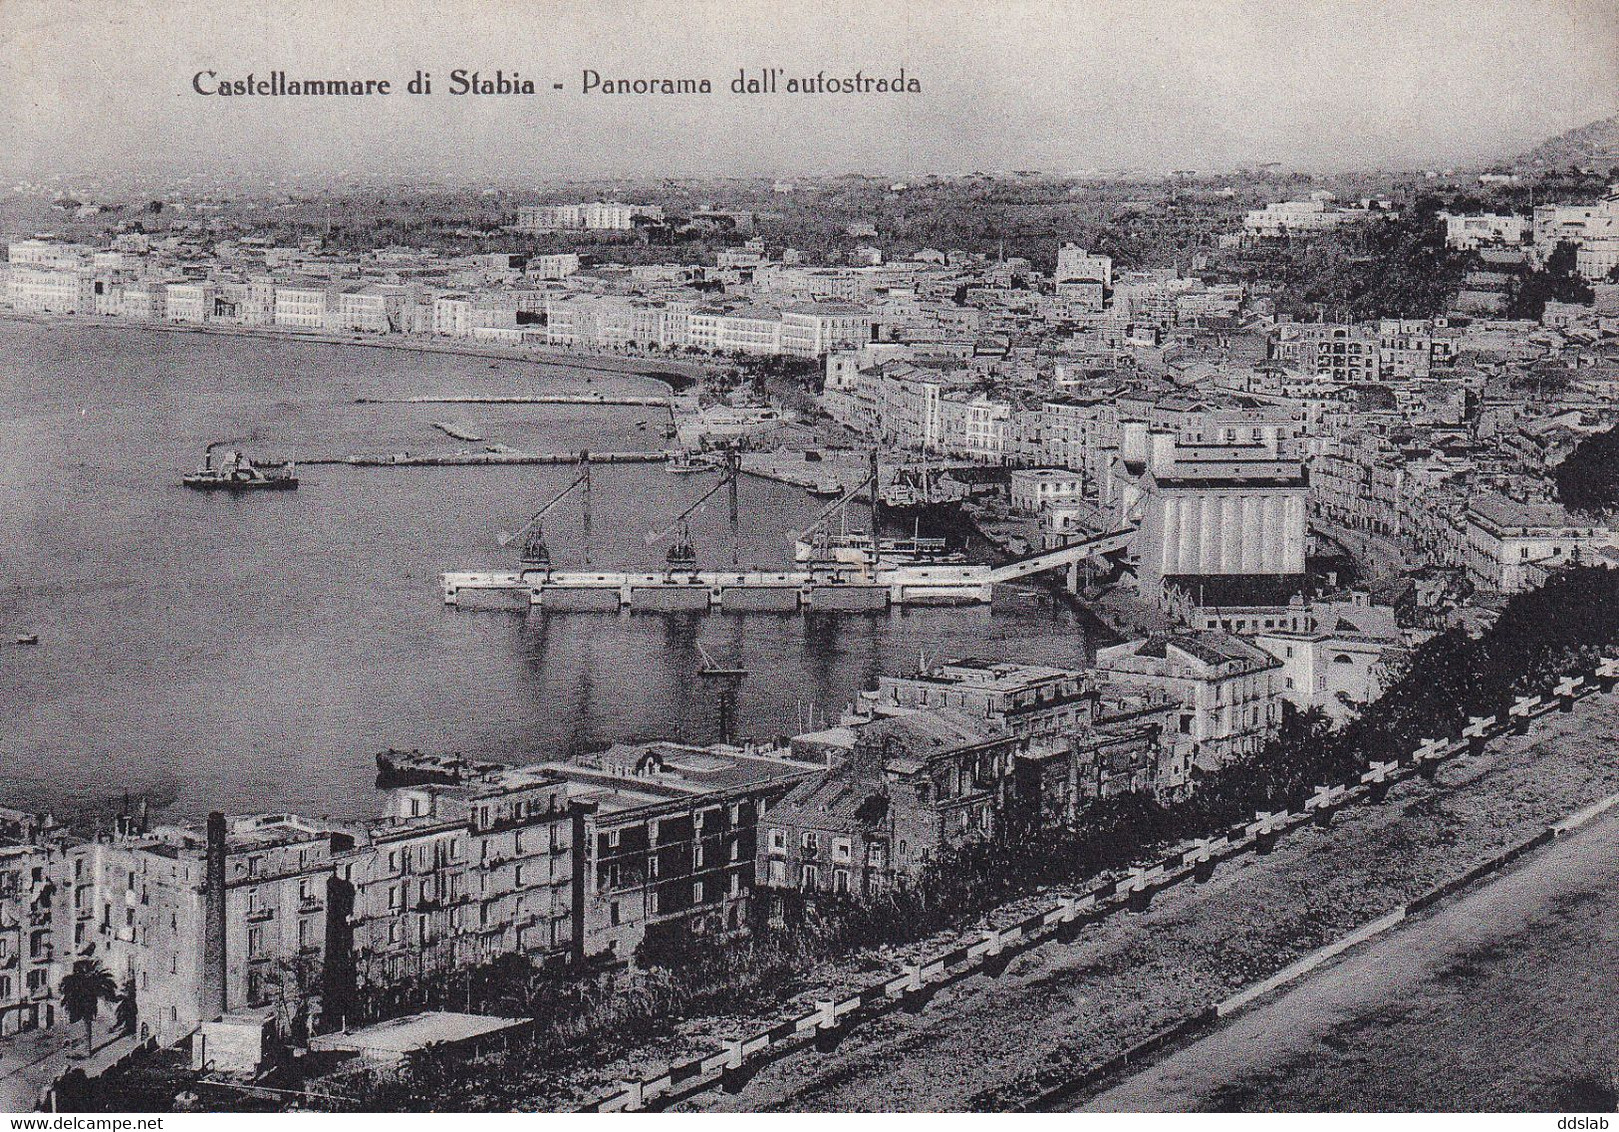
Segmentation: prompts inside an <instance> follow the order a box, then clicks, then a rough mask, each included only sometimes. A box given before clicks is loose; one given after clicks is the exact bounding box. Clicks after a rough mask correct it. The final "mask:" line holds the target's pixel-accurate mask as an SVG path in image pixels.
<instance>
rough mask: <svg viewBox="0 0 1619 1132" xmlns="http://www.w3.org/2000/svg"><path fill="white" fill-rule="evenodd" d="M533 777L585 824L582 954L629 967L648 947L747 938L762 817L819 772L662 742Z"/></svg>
mask: <svg viewBox="0 0 1619 1132" xmlns="http://www.w3.org/2000/svg"><path fill="white" fill-rule="evenodd" d="M531 769H537V770H544V771H547V772H550V773H554V774H556V775H558V776H560V777H561V778H563V779H564V780H565V781H566V784H567V793H568V799H569V801H570V803H571V804H573V805H574V806H576V807H577V808H578V809H579V810H580V811H581V812H582V814H583V817H582V824H581V826H580V827H579V831H580V832H579V837H580V841H579V845H580V846H581V849H582V856H581V864H580V869H579V872H580V885H579V887H578V888H577V889H576V890H575V892H574V900H575V901H576V906H577V907H578V908H579V915H580V920H581V924H580V929H579V931H580V940H581V943H580V945H579V946H580V949H581V950H582V952H583V954H584V955H586V956H610V957H617V958H621V959H629V958H631V957H632V956H633V955H634V954H635V951H636V949H637V948H638V947H640V946H641V944H642V942H643V941H645V940H647V939H648V937H649V935H650V936H652V937H653V939H654V942H655V943H663V942H677V941H679V940H681V939H684V938H690V937H694V936H702V935H719V934H724V933H728V932H732V931H735V930H738V929H739V928H741V927H743V926H745V924H746V923H747V916H748V912H749V906H750V902H751V899H752V896H753V861H754V857H755V850H756V848H757V845H756V835H757V828H758V823H759V818H760V815H761V814H762V813H764V812H765V811H766V810H767V809H768V808H769V807H770V806H771V805H772V804H773V803H775V802H776V801H777V800H778V799H780V798H781V797H782V796H783V795H784V794H786V793H787V792H788V791H789V790H790V789H792V787H793V786H795V785H796V784H797V783H799V782H801V781H803V780H804V779H806V778H808V777H810V776H812V775H814V774H815V773H816V772H817V771H818V770H820V769H821V768H820V767H817V766H814V765H813V764H809V763H800V762H795V761H793V760H791V759H788V758H786V757H782V756H780V755H777V754H769V755H766V754H760V753H753V752H749V751H745V750H739V749H734V748H701V747H692V746H687V745H685V744H680V743H669V742H656V743H644V744H617V745H615V746H613V747H611V748H609V749H608V750H606V751H603V752H601V753H599V754H594V755H581V756H579V757H577V758H576V759H574V760H571V761H568V762H553V763H545V764H542V765H541V766H540V767H538V768H531Z"/></svg>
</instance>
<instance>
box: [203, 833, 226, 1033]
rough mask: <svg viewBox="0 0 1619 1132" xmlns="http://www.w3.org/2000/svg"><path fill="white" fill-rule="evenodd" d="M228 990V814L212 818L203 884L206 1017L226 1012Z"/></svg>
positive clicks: (204, 1003) (204, 1016) (204, 1000)
mask: <svg viewBox="0 0 1619 1132" xmlns="http://www.w3.org/2000/svg"><path fill="white" fill-rule="evenodd" d="M226 1003H227V1000H226V991H225V815H224V814H222V813H219V812H218V811H215V812H213V813H211V814H209V815H208V856H207V860H206V873H205V878H204V881H203V924H202V1017H203V1019H204V1020H205V1021H207V1020H212V1019H214V1018H218V1017H220V1016H221V1015H223V1014H224V1013H225V1010H226Z"/></svg>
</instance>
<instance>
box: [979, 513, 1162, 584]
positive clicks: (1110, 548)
mask: <svg viewBox="0 0 1619 1132" xmlns="http://www.w3.org/2000/svg"><path fill="white" fill-rule="evenodd" d="M1135 533H1136V528H1135V527H1133V526H1126V527H1120V528H1119V529H1118V530H1116V531H1107V532H1105V533H1102V534H1095V535H1087V536H1086V537H1085V538H1082V539H1080V540H1079V541H1078V542H1071V543H1069V544H1068V545H1067V546H1059V547H1057V548H1056V549H1054V550H1043V551H1041V552H1040V553H1038V554H1030V555H1028V556H1026V557H1024V558H1017V559H1014V560H1013V561H1011V562H1007V563H1005V564H1004V565H1001V566H996V567H994V568H993V569H992V570H990V572H989V580H990V582H992V583H993V584H995V585H1000V584H1001V583H1004V582H1015V581H1017V580H1018V579H1019V578H1027V577H1030V576H1031V575H1034V574H1043V573H1045V572H1046V571H1047V570H1060V569H1062V568H1063V567H1065V566H1077V565H1079V564H1080V563H1081V562H1083V561H1085V559H1087V558H1105V557H1106V556H1107V555H1109V554H1117V553H1119V552H1120V551H1122V550H1125V549H1127V548H1128V547H1129V545H1130V539H1131V537H1132V536H1133V535H1134V534H1135Z"/></svg>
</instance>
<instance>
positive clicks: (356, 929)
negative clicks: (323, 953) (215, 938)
mask: <svg viewBox="0 0 1619 1132" xmlns="http://www.w3.org/2000/svg"><path fill="white" fill-rule="evenodd" d="M581 821H582V811H581V810H580V809H579V808H578V807H570V804H569V797H568V789H567V785H566V782H565V780H564V779H563V778H562V777H561V776H560V775H556V774H551V773H546V772H534V771H527V770H502V771H498V772H495V773H492V774H489V775H485V776H481V777H478V778H475V779H473V780H470V781H468V782H465V783H459V784H453V785H444V784H434V785H425V786H419V787H408V788H401V789H398V790H395V791H394V792H393V795H392V798H391V804H390V810H389V813H388V814H387V815H386V816H385V817H384V818H383V820H381V821H378V822H373V823H370V824H368V825H367V826H366V827H365V828H364V829H363V830H362V831H358V834H357V836H356V838H355V841H354V845H353V847H352V848H351V849H349V850H347V851H345V852H342V853H339V854H337V856H336V857H335V858H334V862H333V864H334V871H335V876H336V881H337V883H336V884H335V885H334V897H335V901H336V902H337V903H340V904H342V905H343V906H344V907H345V910H346V912H347V920H346V923H347V925H348V930H349V938H348V940H347V941H346V945H345V946H344V947H343V948H342V950H346V951H348V952H349V953H350V954H351V955H352V958H351V959H350V960H349V962H350V963H351V964H352V968H353V980H354V986H355V988H356V989H358V988H363V987H366V986H374V985H378V984H388V983H392V982H398V981H401V980H403V979H406V978H410V977H417V976H421V975H424V974H430V973H434V972H443V971H449V970H455V969H458V968H464V967H469V966H475V965H478V964H482V963H488V962H490V961H491V960H493V959H495V958H497V957H498V956H501V955H524V956H528V957H530V958H532V959H536V960H539V961H542V962H544V961H550V960H558V961H570V960H577V959H579V958H581V957H582V936H581V934H580V932H579V930H578V929H579V923H578V921H579V910H578V908H577V907H576V904H575V899H574V893H575V891H576V886H577V880H578V862H579V861H580V857H579V854H578V852H577V846H578V845H579V843H580V837H581V829H582V825H581Z"/></svg>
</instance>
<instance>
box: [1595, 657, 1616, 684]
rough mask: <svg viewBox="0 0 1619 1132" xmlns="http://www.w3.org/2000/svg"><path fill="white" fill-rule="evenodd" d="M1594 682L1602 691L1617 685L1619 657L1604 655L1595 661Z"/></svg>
mask: <svg viewBox="0 0 1619 1132" xmlns="http://www.w3.org/2000/svg"><path fill="white" fill-rule="evenodd" d="M1596 682H1597V687H1599V688H1601V689H1602V690H1603V692H1611V691H1613V690H1614V688H1615V687H1619V658H1615V657H1606V656H1605V657H1603V658H1602V659H1601V660H1600V661H1599V662H1598V663H1597V672H1596Z"/></svg>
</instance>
